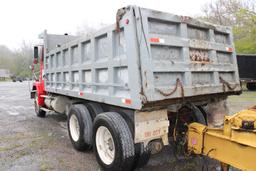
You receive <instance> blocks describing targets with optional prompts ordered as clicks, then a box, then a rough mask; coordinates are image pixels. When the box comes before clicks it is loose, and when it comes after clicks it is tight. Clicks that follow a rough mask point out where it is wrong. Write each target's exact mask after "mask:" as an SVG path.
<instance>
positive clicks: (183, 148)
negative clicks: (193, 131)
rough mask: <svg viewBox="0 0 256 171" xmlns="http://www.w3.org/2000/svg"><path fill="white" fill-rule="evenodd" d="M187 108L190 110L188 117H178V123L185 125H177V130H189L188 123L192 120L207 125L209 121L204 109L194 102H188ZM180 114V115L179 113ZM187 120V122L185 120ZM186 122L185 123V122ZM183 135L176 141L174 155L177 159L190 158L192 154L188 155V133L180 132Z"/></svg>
mask: <svg viewBox="0 0 256 171" xmlns="http://www.w3.org/2000/svg"><path fill="white" fill-rule="evenodd" d="M184 108H185V109H187V110H189V114H188V115H187V116H188V119H178V123H179V124H178V125H183V126H178V127H177V132H180V131H179V129H181V130H182V131H181V132H187V129H188V127H187V125H189V124H190V123H192V122H197V123H201V124H203V125H207V122H206V120H205V117H204V114H203V113H202V111H201V110H200V109H199V108H198V107H197V106H195V105H193V104H190V103H188V104H186V105H185V106H184ZM179 116H180V115H179ZM184 121H186V122H184ZM183 122H184V124H183ZM179 135H181V136H177V137H176V138H177V141H175V142H174V149H173V150H174V155H175V157H176V159H177V160H184V159H188V158H189V157H192V156H187V155H186V154H187V153H188V152H187V145H186V144H187V137H186V134H179Z"/></svg>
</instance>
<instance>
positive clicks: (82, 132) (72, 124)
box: [67, 104, 92, 151]
mask: <svg viewBox="0 0 256 171" xmlns="http://www.w3.org/2000/svg"><path fill="white" fill-rule="evenodd" d="M67 122H68V133H69V137H70V140H71V142H72V144H73V147H74V148H75V149H76V150H78V151H84V150H89V149H91V148H92V119H91V116H90V113H89V111H88V110H87V108H86V106H84V105H82V104H76V105H72V106H71V108H70V111H69V114H68V120H67Z"/></svg>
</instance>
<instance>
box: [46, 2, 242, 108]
mask: <svg viewBox="0 0 256 171" xmlns="http://www.w3.org/2000/svg"><path fill="white" fill-rule="evenodd" d="M117 19H120V20H117V23H116V24H114V25H111V26H109V27H106V28H103V29H101V30H99V31H98V32H96V33H93V34H90V35H87V36H82V37H69V36H68V38H67V36H66V37H65V36H64V35H63V36H64V37H63V36H62V37H58V38H56V36H57V35H47V34H45V36H44V37H45V42H47V44H46V43H45V54H46V55H45V58H44V61H45V62H44V63H45V66H44V68H45V69H44V73H45V78H46V81H45V89H46V91H47V92H49V93H55V94H63V95H66V96H71V97H77V98H81V99H86V100H91V101H96V102H102V103H106V104H110V105H115V106H121V107H127V108H131V109H138V110H140V109H143V108H144V107H145V106H147V104H152V103H154V104H156V105H157V103H161V102H162V101H166V100H168V101H170V103H171V101H172V100H173V99H176V100H177V99H187V98H190V99H192V100H193V99H194V98H195V99H196V97H199V96H206V97H209V95H216V94H222V95H225V94H235V93H236V92H238V91H240V85H239V76H238V69H237V62H236V54H235V52H234V46H233V37H232V32H231V29H230V28H229V27H221V26H214V25H211V24H208V23H204V22H200V21H198V20H195V19H192V18H190V17H184V16H177V15H172V14H169V13H164V12H159V11H155V10H150V9H145V8H140V7H136V6H129V7H127V8H123V9H122V10H119V12H118V16H117ZM117 26H118V28H117ZM67 40H71V41H68V42H67ZM56 46H57V47H56ZM168 104H169V103H168Z"/></svg>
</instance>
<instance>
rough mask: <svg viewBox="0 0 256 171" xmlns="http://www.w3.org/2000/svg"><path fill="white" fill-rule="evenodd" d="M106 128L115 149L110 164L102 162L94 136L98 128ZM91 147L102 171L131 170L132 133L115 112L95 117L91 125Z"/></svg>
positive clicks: (132, 156)
mask: <svg viewBox="0 0 256 171" xmlns="http://www.w3.org/2000/svg"><path fill="white" fill-rule="evenodd" d="M100 127H101V128H102V127H103V128H104V129H105V128H107V130H108V131H109V132H110V134H111V136H112V138H113V142H114V143H113V144H114V147H115V151H114V157H113V160H112V162H111V163H109V164H107V163H106V162H104V161H103V160H102V159H101V157H100V155H99V152H98V149H97V144H98V142H96V134H97V131H98V129H99V128H100ZM93 140H94V143H93V146H94V152H95V155H96V159H97V162H98V163H99V165H100V166H101V168H102V169H103V170H104V171H129V170H132V169H133V161H134V153H135V150H134V142H133V138H132V133H131V131H130V129H129V127H128V125H127V123H126V121H125V120H124V119H123V117H122V116H120V115H119V114H118V113H115V112H106V113H102V114H99V115H97V116H96V118H95V120H94V125H93Z"/></svg>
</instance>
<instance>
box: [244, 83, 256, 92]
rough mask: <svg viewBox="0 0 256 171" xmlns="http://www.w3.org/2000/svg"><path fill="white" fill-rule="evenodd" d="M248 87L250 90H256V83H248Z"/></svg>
mask: <svg viewBox="0 0 256 171" xmlns="http://www.w3.org/2000/svg"><path fill="white" fill-rule="evenodd" d="M246 87H247V89H248V90H250V91H255V90H256V83H247V84H246Z"/></svg>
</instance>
